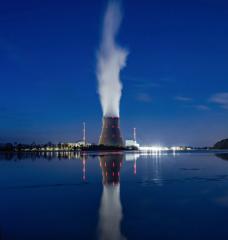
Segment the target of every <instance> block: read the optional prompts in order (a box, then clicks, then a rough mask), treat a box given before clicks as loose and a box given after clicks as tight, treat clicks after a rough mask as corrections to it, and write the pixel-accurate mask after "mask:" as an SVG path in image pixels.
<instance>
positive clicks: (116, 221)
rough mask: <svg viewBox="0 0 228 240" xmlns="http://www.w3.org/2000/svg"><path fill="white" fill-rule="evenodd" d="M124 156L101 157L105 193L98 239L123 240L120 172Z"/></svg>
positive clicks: (100, 211)
mask: <svg viewBox="0 0 228 240" xmlns="http://www.w3.org/2000/svg"><path fill="white" fill-rule="evenodd" d="M122 160H123V155H117V154H115V155H104V156H101V157H100V165H101V169H102V175H103V186H104V187H103V193H102V197H101V205H100V210H99V223H98V239H100V240H123V239H125V237H124V236H123V235H122V233H121V220H122V217H123V215H122V206H121V202H120V184H119V177H120V175H119V171H120V167H121V165H122Z"/></svg>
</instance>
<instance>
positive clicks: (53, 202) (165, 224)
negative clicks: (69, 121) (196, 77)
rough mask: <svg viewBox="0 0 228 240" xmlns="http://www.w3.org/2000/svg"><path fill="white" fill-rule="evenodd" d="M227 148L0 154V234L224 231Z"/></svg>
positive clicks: (196, 235) (185, 235) (197, 234)
mask: <svg viewBox="0 0 228 240" xmlns="http://www.w3.org/2000/svg"><path fill="white" fill-rule="evenodd" d="M227 224H228V153H226V152H212V151H211V152H210V151H207V152H193V153H192V152H182V153H177V152H176V153H175V154H173V153H162V154H158V155H156V154H149V155H148V154H139V153H121V152H115V153H100V154H97V153H90V154H81V155H80V154H78V153H46V154H44V153H43V154H19V155H16V154H1V155H0V239H3V240H11V239H12V240H14V239H16V240H27V239H29V240H31V239H33V240H34V239H66V240H71V239H101V240H109V239H110V240H119V239H121V240H122V239H181V240H183V239H228V226H227Z"/></svg>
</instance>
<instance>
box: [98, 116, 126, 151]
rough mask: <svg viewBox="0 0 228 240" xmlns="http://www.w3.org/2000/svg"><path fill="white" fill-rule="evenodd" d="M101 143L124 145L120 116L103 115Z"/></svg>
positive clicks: (115, 145) (116, 145)
mask: <svg viewBox="0 0 228 240" xmlns="http://www.w3.org/2000/svg"><path fill="white" fill-rule="evenodd" d="M99 144H100V145H105V146H114V147H123V146H124V143H123V139H122V136H121V132H120V124H119V118H118V117H103V126H102V131H101V136H100V140H99Z"/></svg>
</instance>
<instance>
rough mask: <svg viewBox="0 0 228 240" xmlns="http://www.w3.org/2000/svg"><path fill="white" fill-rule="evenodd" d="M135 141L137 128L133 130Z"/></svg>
mask: <svg viewBox="0 0 228 240" xmlns="http://www.w3.org/2000/svg"><path fill="white" fill-rule="evenodd" d="M133 140H134V141H135V142H136V128H133Z"/></svg>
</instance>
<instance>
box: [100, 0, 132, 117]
mask: <svg viewBox="0 0 228 240" xmlns="http://www.w3.org/2000/svg"><path fill="white" fill-rule="evenodd" d="M121 19H122V16H121V10H120V3H119V2H118V1H114V0H111V1H109V4H108V7H107V10H106V13H105V16H104V23H103V33H102V41H101V45H100V49H99V52H98V56H97V78H98V85H99V86H98V89H99V95H100V101H101V106H102V110H103V116H105V117H119V104H120V98H121V91H122V84H121V81H120V77H119V74H120V70H121V69H122V68H123V67H124V66H125V65H126V58H127V54H128V52H127V51H126V50H125V49H123V48H121V47H119V46H118V45H117V44H116V42H115V37H116V34H117V32H118V29H119V26H120V23H121Z"/></svg>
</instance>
